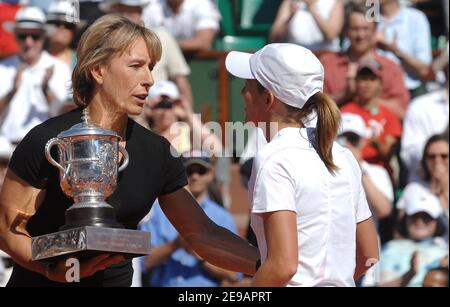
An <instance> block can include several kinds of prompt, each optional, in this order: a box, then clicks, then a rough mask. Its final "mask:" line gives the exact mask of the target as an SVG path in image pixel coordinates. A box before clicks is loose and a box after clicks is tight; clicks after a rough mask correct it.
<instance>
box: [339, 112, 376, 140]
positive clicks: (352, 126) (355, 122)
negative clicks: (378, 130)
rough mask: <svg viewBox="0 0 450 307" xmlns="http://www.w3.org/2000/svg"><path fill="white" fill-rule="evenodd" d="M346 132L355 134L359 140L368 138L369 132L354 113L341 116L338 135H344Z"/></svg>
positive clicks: (362, 121) (361, 119)
mask: <svg viewBox="0 0 450 307" xmlns="http://www.w3.org/2000/svg"><path fill="white" fill-rule="evenodd" d="M347 132H352V133H355V134H357V135H359V136H360V137H361V138H366V137H368V136H369V130H368V129H367V127H366V123H365V122H364V119H363V118H362V117H361V116H360V115H358V114H354V113H342V114H341V127H340V129H339V134H344V133H347Z"/></svg>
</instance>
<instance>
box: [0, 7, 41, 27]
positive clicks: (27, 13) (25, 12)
mask: <svg viewBox="0 0 450 307" xmlns="http://www.w3.org/2000/svg"><path fill="white" fill-rule="evenodd" d="M46 22H47V18H46V17H45V14H44V12H43V11H42V10H41V9H40V8H38V7H35V6H25V7H23V8H21V9H19V10H18V11H17V13H16V20H15V22H5V24H4V28H5V29H6V30H7V31H9V32H14V30H15V29H39V30H46V28H45V23H46Z"/></svg>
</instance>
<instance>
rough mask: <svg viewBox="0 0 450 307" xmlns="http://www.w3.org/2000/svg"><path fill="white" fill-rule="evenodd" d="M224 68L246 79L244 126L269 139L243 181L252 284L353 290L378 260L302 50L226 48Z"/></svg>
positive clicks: (314, 68)
mask: <svg viewBox="0 0 450 307" xmlns="http://www.w3.org/2000/svg"><path fill="white" fill-rule="evenodd" d="M226 66H227V69H228V71H229V72H230V73H231V74H233V75H234V76H237V77H239V78H242V79H246V84H245V87H244V88H243V89H242V95H243V97H244V100H245V106H246V121H248V122H253V123H255V124H258V123H262V126H263V127H261V124H260V125H259V126H260V127H261V128H263V130H264V129H265V136H266V139H267V141H268V142H269V143H268V144H267V145H266V146H265V147H264V148H263V149H262V150H260V151H259V152H258V153H257V155H256V157H255V161H254V164H253V171H252V176H251V179H250V183H249V193H250V198H251V202H252V217H251V225H252V228H253V230H254V231H255V234H256V236H257V240H258V245H259V249H260V253H261V266H260V268H259V270H258V272H257V273H256V275H255V277H254V279H253V285H254V286H354V285H355V282H354V280H356V279H357V278H359V277H360V276H361V275H362V274H364V273H365V272H366V271H367V270H368V269H369V268H370V267H371V266H372V265H373V264H374V263H376V262H377V261H378V257H379V254H378V242H377V234H376V231H375V227H374V225H373V222H372V218H371V212H370V210H369V207H368V205H367V201H366V196H365V194H364V190H363V187H362V184H361V171H360V168H359V166H358V163H357V161H356V160H355V158H354V157H353V155H352V154H351V152H350V151H349V150H347V149H345V148H343V147H341V146H340V145H339V144H337V143H335V142H334V139H335V137H336V134H337V132H338V129H339V123H340V113H339V109H338V108H337V106H336V104H335V103H334V101H333V100H331V99H330V98H329V97H328V96H326V95H325V94H323V93H322V88H323V77H324V72H323V67H322V65H321V64H320V62H319V60H318V59H317V58H316V57H315V56H314V55H313V53H312V52H311V51H309V50H308V49H305V48H303V47H300V46H298V45H294V44H270V45H267V46H266V47H264V48H263V49H261V50H259V51H258V52H256V53H255V54H254V55H251V54H248V53H242V52H231V53H230V54H229V55H228V57H227V60H226ZM269 127H270V129H269Z"/></svg>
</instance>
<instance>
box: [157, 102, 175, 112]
mask: <svg viewBox="0 0 450 307" xmlns="http://www.w3.org/2000/svg"><path fill="white" fill-rule="evenodd" d="M172 108H173V103H172V102H171V101H168V100H163V101H161V102H159V103H157V104H156V105H155V106H154V107H153V109H166V110H170V109H172Z"/></svg>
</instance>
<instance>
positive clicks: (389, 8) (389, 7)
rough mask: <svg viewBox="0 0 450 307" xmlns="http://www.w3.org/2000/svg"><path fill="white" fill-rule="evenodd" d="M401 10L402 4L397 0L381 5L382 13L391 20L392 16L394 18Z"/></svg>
mask: <svg viewBox="0 0 450 307" xmlns="http://www.w3.org/2000/svg"><path fill="white" fill-rule="evenodd" d="M399 11H400V4H399V3H398V2H397V1H395V0H393V1H390V2H388V3H386V4H384V5H383V6H382V7H381V13H382V14H383V17H384V18H386V19H387V20H391V19H392V18H394V17H395V15H397V13H398V12H399Z"/></svg>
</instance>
